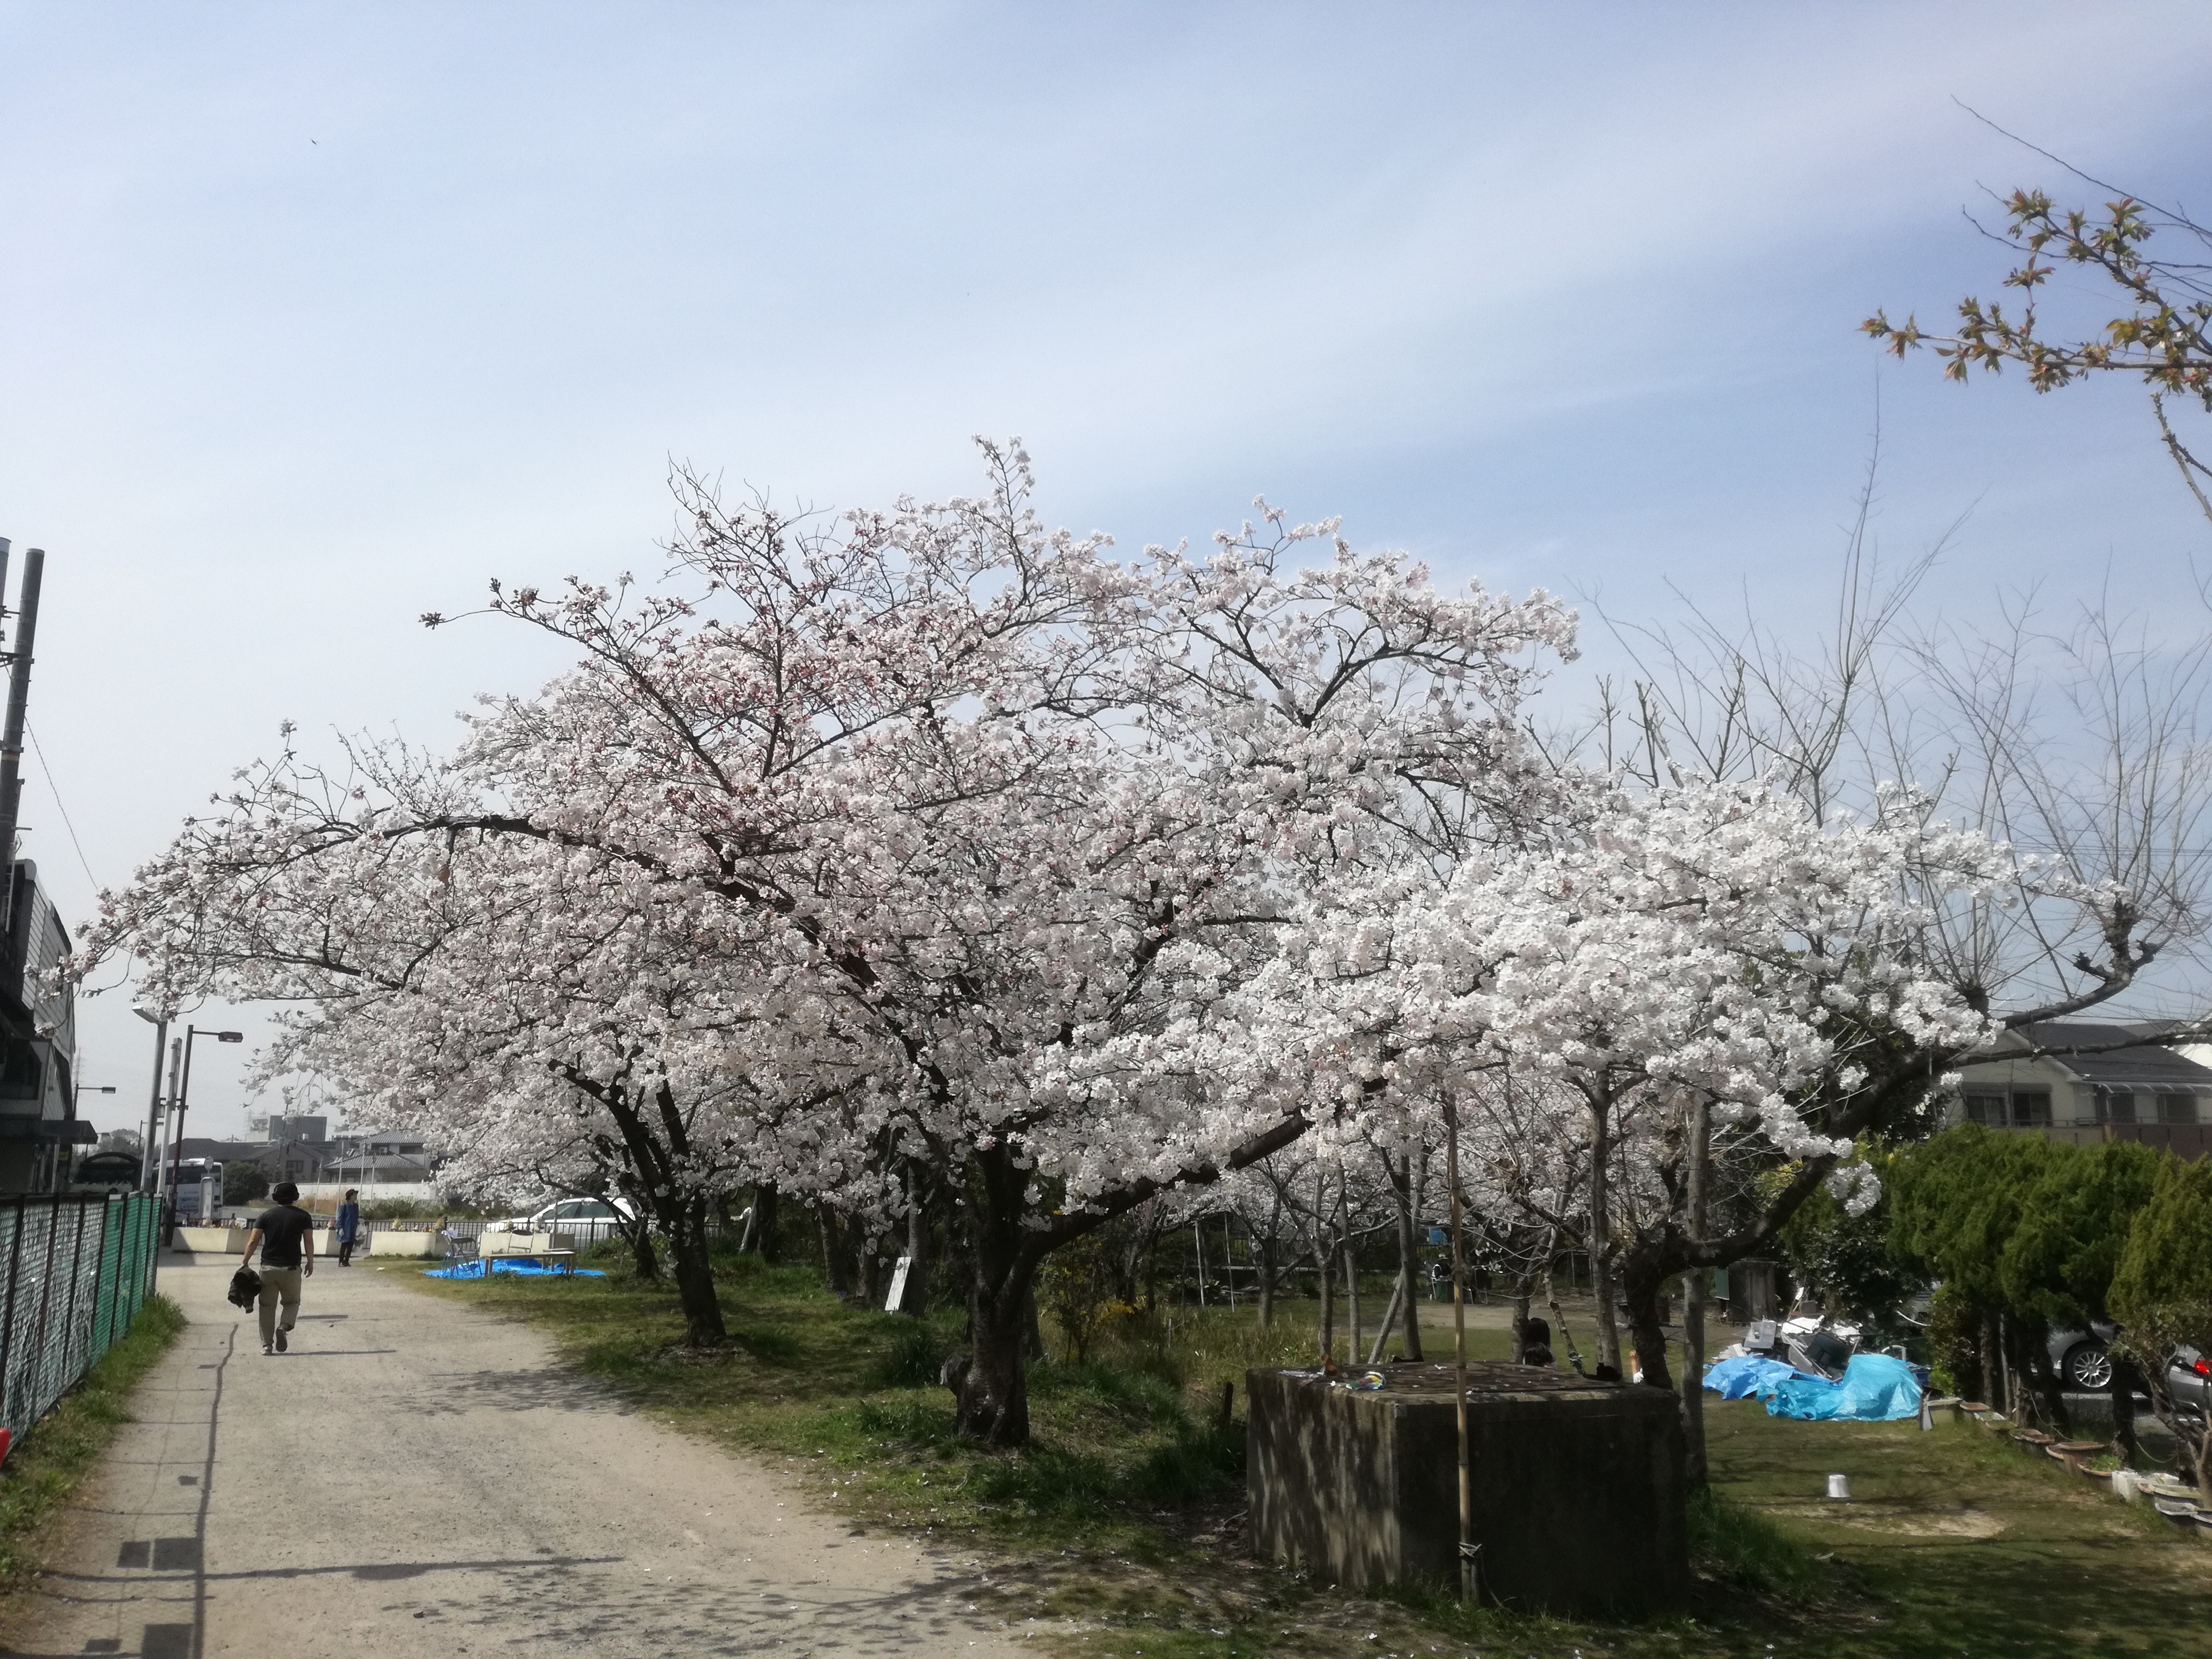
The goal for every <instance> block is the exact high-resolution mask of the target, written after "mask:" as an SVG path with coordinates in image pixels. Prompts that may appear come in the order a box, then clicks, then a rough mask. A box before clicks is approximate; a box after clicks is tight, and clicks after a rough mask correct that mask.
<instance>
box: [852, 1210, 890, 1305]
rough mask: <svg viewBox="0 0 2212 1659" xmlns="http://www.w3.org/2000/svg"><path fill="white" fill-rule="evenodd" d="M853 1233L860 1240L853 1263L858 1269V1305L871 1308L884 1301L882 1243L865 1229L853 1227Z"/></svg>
mask: <svg viewBox="0 0 2212 1659" xmlns="http://www.w3.org/2000/svg"><path fill="white" fill-rule="evenodd" d="M853 1231H854V1232H855V1233H857V1234H859V1235H860V1251H859V1254H858V1256H857V1258H856V1263H855V1265H856V1266H857V1267H859V1268H860V1272H859V1273H858V1275H857V1277H858V1279H859V1281H860V1305H861V1306H862V1307H864V1308H873V1307H876V1306H878V1304H881V1303H882V1301H883V1299H884V1294H883V1292H884V1285H883V1271H882V1270H883V1261H884V1253H883V1248H882V1247H883V1241H882V1240H881V1239H879V1238H878V1237H876V1236H875V1234H873V1233H872V1232H870V1231H868V1230H867V1229H866V1227H855V1228H854V1230H853Z"/></svg>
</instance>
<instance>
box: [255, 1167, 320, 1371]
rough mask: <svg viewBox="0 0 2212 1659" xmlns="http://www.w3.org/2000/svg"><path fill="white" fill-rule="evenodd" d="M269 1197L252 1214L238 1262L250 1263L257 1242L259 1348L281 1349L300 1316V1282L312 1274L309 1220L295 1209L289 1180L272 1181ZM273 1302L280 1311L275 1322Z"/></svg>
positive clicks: (312, 1221) (312, 1235) (312, 1237)
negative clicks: (264, 1205) (267, 1205)
mask: <svg viewBox="0 0 2212 1659" xmlns="http://www.w3.org/2000/svg"><path fill="white" fill-rule="evenodd" d="M269 1196H270V1197H271V1198H273V1199H275V1200H276V1203H275V1204H274V1205H273V1206H270V1208H268V1209H266V1210H264V1211H263V1212H261V1213H260V1214H259V1215H258V1216H257V1217H255V1218H254V1221H253V1231H252V1232H250V1233H248V1234H246V1249H245V1252H244V1254H242V1255H240V1258H239V1266H240V1267H245V1266H246V1265H248V1264H249V1263H251V1262H252V1260H253V1250H254V1247H255V1246H256V1245H258V1246H260V1249H261V1306H260V1314H261V1352H264V1353H282V1352H284V1350H285V1347H286V1346H287V1340H286V1339H287V1338H288V1337H289V1334H290V1333H291V1329H292V1327H293V1326H294V1325H295V1324H297V1323H298V1322H299V1320H300V1281H301V1279H311V1278H313V1276H314V1272H315V1231H314V1228H315V1218H314V1217H313V1216H311V1215H309V1214H308V1213H307V1212H306V1211H305V1210H303V1209H301V1208H300V1206H299V1203H298V1200H299V1196H300V1189H299V1188H297V1187H295V1186H294V1185H293V1184H292V1183H291V1182H289V1181H280V1182H277V1183H276V1188H275V1189H274V1190H273V1191H272V1192H270V1194H269ZM279 1301H282V1302H283V1311H284V1317H283V1322H281V1323H280V1322H278V1320H277V1317H276V1305H277V1304H278V1302H279Z"/></svg>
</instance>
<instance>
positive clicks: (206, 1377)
mask: <svg viewBox="0 0 2212 1659" xmlns="http://www.w3.org/2000/svg"><path fill="white" fill-rule="evenodd" d="M180 1261H181V1262H189V1261H191V1258H190V1257H168V1258H165V1259H164V1261H163V1263H162V1267H161V1288H162V1289H163V1290H164V1291H166V1292H167V1293H168V1294H169V1295H170V1296H173V1297H176V1298H177V1300H178V1301H179V1303H181V1304H183V1306H184V1309H185V1314H186V1316H188V1317H189V1318H190V1319H191V1325H190V1327H189V1328H187V1329H186V1330H185V1334H184V1335H183V1336H182V1338H181V1339H180V1340H179V1342H178V1345H177V1346H176V1348H175V1349H174V1350H173V1352H171V1353H170V1354H169V1355H168V1356H167V1358H165V1359H163V1361H162V1362H161V1364H160V1366H159V1367H158V1368H157V1369H156V1370H155V1371H154V1373H153V1374H152V1375H151V1376H149V1377H148V1379H147V1380H146V1382H145V1383H144V1384H143V1387H142V1388H141V1389H139V1391H138V1393H137V1396H136V1397H135V1398H134V1400H133V1402H132V1409H133V1412H134V1413H135V1415H136V1418H137V1420H136V1421H135V1422H133V1423H131V1424H129V1425H126V1426H125V1428H124V1430H123V1431H122V1432H121V1434H120V1435H119V1436H118V1439H117V1441H116V1443H115V1445H114V1447H113V1448H112V1449H111V1451H110V1452H109V1454H108V1455H107V1457H106V1460H105V1461H104V1462H103V1463H102V1464H101V1466H100V1470H99V1472H98V1473H97V1474H95V1475H94V1478H93V1479H92V1480H89V1481H88V1482H87V1483H86V1484H85V1485H84V1486H82V1487H81V1488H80V1489H79V1491H78V1492H77V1494H76V1498H75V1500H74V1502H73V1503H72V1504H71V1506H70V1512H69V1513H68V1515H67V1516H65V1517H64V1520H63V1522H62V1525H61V1528H60V1531H59V1534H58V1547H57V1548H56V1549H55V1550H54V1551H53V1552H52V1553H51V1554H50V1555H49V1558H48V1559H49V1562H50V1567H49V1570H48V1571H46V1572H45V1573H43V1574H41V1575H40V1578H39V1580H38V1582H37V1583H36V1584H35V1585H34V1586H33V1589H32V1590H31V1591H30V1592H29V1593H28V1594H27V1595H23V1596H21V1597H19V1598H17V1601H16V1604H15V1607H14V1609H13V1612H12V1616H11V1618H10V1619H9V1621H8V1623H7V1625H6V1626H5V1628H4V1630H0V1652H5V1653H9V1654H15V1655H41V1656H45V1655H63V1654H68V1655H77V1654H93V1653H112V1654H137V1655H143V1656H145V1659H228V1656H232V1655H239V1656H245V1655H255V1656H275V1655H281V1656H283V1659H324V1656H330V1659H340V1656H343V1659H362V1656H363V1655H374V1656H376V1659H416V1656H422V1659H432V1656H435V1659H450V1656H453V1655H455V1654H501V1655H517V1656H535V1655H539V1654H571V1653H574V1654H585V1653H588V1654H591V1655H593V1656H605V1659H626V1656H632V1655H636V1656H645V1655H671V1656H674V1655H683V1656H693V1655H708V1654H762V1653H775V1654H778V1655H788V1656H801V1655H823V1656H828V1655H859V1654H868V1655H879V1656H891V1659H935V1656H940V1655H955V1654H957V1655H961V1656H980V1659H990V1656H1002V1655H1009V1654H1013V1653H1018V1652H1024V1651H1034V1649H1033V1648H1030V1647H1029V1646H1028V1644H1025V1643H1024V1642H1022V1641H1021V1640H1019V1639H1018V1637H1017V1632H1012V1631H1009V1630H1008V1629H1007V1628H1006V1626H1003V1625H1002V1624H1001V1623H1000V1620H999V1619H998V1618H997V1617H995V1616H994V1615H992V1614H990V1613H984V1612H975V1611H971V1610H970V1607H969V1595H970V1594H971V1593H972V1592H973V1591H974V1590H975V1589H976V1588H977V1587H978V1586H979V1584H980V1582H981V1581H980V1579H979V1578H978V1577H977V1576H976V1572H975V1567H974V1565H973V1564H972V1563H969V1562H967V1561H964V1560H960V1561H956V1560H951V1559H939V1558H935V1557H933V1556H931V1555H930V1554H928V1553H926V1552H925V1551H924V1550H922V1549H921V1548H920V1547H917V1546H916V1545H915V1544H914V1543H913V1542H911V1541H908V1540H907V1539H904V1538H898V1537H888V1536H884V1535H881V1534H874V1533H870V1534H866V1535H863V1534H860V1533H857V1532H855V1531H854V1530H852V1529H851V1528H849V1527H848V1524H847V1523H846V1522H842V1521H840V1520H838V1519H836V1518H835V1517H834V1516H827V1515H824V1514H823V1513H821V1512H819V1511H818V1510H811V1509H810V1508H809V1507H808V1506H807V1504H805V1501H804V1500H803V1499H802V1498H800V1496H799V1493H798V1492H795V1491H794V1490H793V1489H792V1488H791V1487H790V1486H787V1485H786V1484H784V1483H783V1482H781V1481H780V1480H777V1479H776V1478H775V1476H774V1475H773V1474H769V1473H768V1472H767V1471H765V1470H764V1469H763V1468H760V1467H759V1466H758V1465H757V1464H755V1463H751V1462H747V1461H745V1460H744V1459H742V1458H738V1457H733V1456H731V1455H726V1454H724V1453H721V1452H720V1451H717V1450H715V1449H713V1448H712V1447H709V1446H706V1445H703V1444H702V1443H699V1442H698V1441H696V1440H690V1439H686V1438H684V1437H681V1436H679V1435H678V1434H676V1433H674V1432H673V1431H670V1430H667V1429H665V1428H661V1427H659V1426H658V1425H655V1424H653V1423H651V1422H649V1421H647V1419H644V1418H642V1417H641V1416H639V1415H637V1414H636V1413H634V1412H633V1411H631V1410H630V1409H629V1407H627V1406H625V1405H624V1404H623V1402H622V1401H619V1400H618V1399H617V1398H615V1397H614V1396H612V1395H610V1394H609V1393H608V1392H607V1391H605V1389H601V1388H599V1386H597V1385H596V1384H594V1383H591V1382H589V1381H588V1380H586V1379H584V1378H580V1377H578V1376H574V1374H572V1373H570V1372H567V1371H564V1370H560V1369H559V1368H558V1367H556V1365H555V1364H554V1362H553V1351H552V1346H551V1345H550V1343H549V1342H548V1341H547V1340H545V1339H544V1337H542V1336H540V1335H539V1334H538V1333H537V1332H535V1331H533V1330H532V1329H531V1328H529V1327H527V1326H526V1325H523V1324H520V1323H518V1322H511V1321H507V1320H503V1319H497V1318H493V1317H489V1316H485V1315H482V1314H478V1313H476V1312H473V1311H471V1310H470V1309H468V1308H467V1307H465V1306H464V1305H460V1304H455V1303H453V1302H449V1301H447V1300H446V1299H444V1298H442V1297H428V1296H423V1295H420V1294H418V1293H417V1292H416V1291H412V1290H410V1289H409V1288H408V1287H407V1286H406V1285H404V1284H403V1283H400V1282H398V1280H397V1278H396V1275H398V1273H404V1272H407V1271H410V1269H409V1268H407V1267H398V1266H394V1267H391V1268H390V1269H389V1271H387V1272H386V1273H378V1272H377V1271H376V1270H375V1269H374V1267H369V1266H368V1265H366V1264H360V1265H356V1266H355V1267H352V1268H350V1269H340V1268H338V1267H335V1266H325V1267H321V1268H320V1269H319V1271H318V1272H317V1273H316V1274H315V1276H314V1277H313V1279H311V1280H309V1281H308V1284H307V1297H306V1301H305V1304H304V1310H303V1314H302V1317H301V1321H300V1328H299V1330H298V1331H297V1332H296V1333H295V1336H294V1339H293V1346H292V1351H291V1352H289V1353H287V1354H283V1355H279V1356H276V1357H273V1358H271V1357H264V1355H263V1354H262V1352H261V1350H260V1343H259V1340H258V1332H257V1331H256V1329H255V1328H254V1326H253V1323H252V1320H251V1318H250V1317H248V1316H240V1314H239V1313H238V1311H237V1310H235V1309H234V1308H232V1307H231V1306H230V1305H229V1304H227V1303H226V1302H225V1301H224V1300H223V1299H222V1293H223V1289H224V1286H225V1285H226V1284H227V1283H228V1279H229V1277H230V1273H231V1270H232V1268H233V1267H234V1266H235V1258H224V1259H222V1260H220V1261H210V1262H208V1263H207V1264H206V1265H204V1266H200V1265H195V1266H183V1267H179V1266H173V1265H171V1264H172V1263H173V1262H180Z"/></svg>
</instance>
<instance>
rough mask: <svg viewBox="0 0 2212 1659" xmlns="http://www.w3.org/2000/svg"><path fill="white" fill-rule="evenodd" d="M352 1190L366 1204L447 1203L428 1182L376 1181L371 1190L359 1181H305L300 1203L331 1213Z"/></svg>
mask: <svg viewBox="0 0 2212 1659" xmlns="http://www.w3.org/2000/svg"><path fill="white" fill-rule="evenodd" d="M349 1186H352V1187H355V1188H359V1189H360V1192H361V1201H362V1203H364V1204H368V1203H371V1202H373V1201H374V1200H377V1199H380V1198H413V1199H419V1200H422V1202H423V1203H425V1204H442V1203H444V1202H445V1201H446V1200H445V1194H442V1193H441V1192H440V1191H439V1190H438V1189H437V1188H435V1187H434V1186H432V1185H431V1184H430V1183H429V1182H427V1181H382V1182H376V1181H373V1182H369V1183H368V1185H367V1186H362V1183H361V1182H357V1181H356V1182H343V1181H315V1182H307V1181H302V1182H300V1183H299V1188H300V1202H301V1204H302V1205H305V1204H307V1203H309V1202H310V1201H312V1202H313V1204H314V1205H315V1206H316V1207H317V1208H319V1209H328V1208H329V1207H330V1206H332V1205H336V1204H339V1203H342V1202H343V1201H344V1199H345V1195H346V1188H348V1187H349Z"/></svg>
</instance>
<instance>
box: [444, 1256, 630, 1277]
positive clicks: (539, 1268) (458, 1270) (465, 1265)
mask: <svg viewBox="0 0 2212 1659" xmlns="http://www.w3.org/2000/svg"><path fill="white" fill-rule="evenodd" d="M487 1271H489V1272H491V1273H521V1274H523V1275H524V1276H525V1277H526V1278H532V1279H567V1278H568V1277H570V1276H571V1275H570V1274H568V1273H562V1271H561V1269H560V1268H558V1267H546V1266H544V1264H543V1263H541V1262H536V1261H532V1260H530V1258H529V1257H527V1256H513V1255H495V1256H479V1257H477V1259H476V1260H475V1261H456V1262H455V1263H454V1264H453V1266H452V1267H425V1268H424V1269H423V1270H422V1277H423V1278H425V1279H482V1278H483V1277H484V1275H485V1273H486V1272H487ZM574 1277H575V1278H577V1279H605V1277H606V1275H605V1273H601V1272H600V1271H599V1269H598V1268H597V1267H578V1268H576V1269H575V1270H574Z"/></svg>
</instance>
